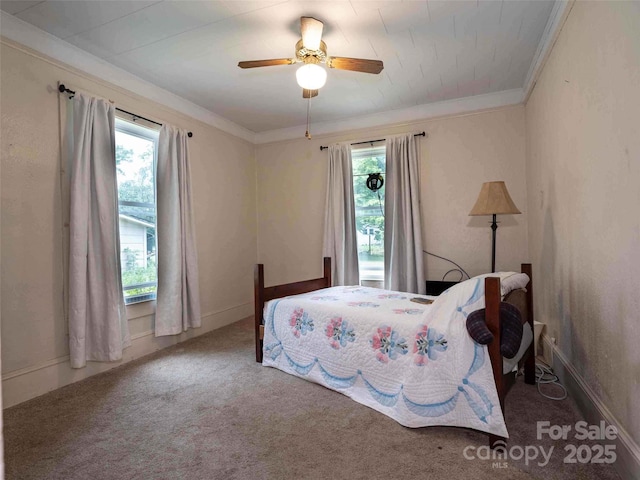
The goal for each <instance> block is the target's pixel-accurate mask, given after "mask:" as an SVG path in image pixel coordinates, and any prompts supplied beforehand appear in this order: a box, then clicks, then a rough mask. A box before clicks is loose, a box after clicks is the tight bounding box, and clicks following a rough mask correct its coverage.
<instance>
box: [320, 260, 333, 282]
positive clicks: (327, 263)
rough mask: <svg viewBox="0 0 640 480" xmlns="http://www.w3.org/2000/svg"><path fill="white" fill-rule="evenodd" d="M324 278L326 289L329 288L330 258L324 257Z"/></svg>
mask: <svg viewBox="0 0 640 480" xmlns="http://www.w3.org/2000/svg"><path fill="white" fill-rule="evenodd" d="M322 260H323V264H324V278H325V280H326V281H327V287H330V286H331V257H324V258H323V259H322Z"/></svg>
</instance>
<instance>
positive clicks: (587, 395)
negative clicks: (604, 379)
mask: <svg viewBox="0 0 640 480" xmlns="http://www.w3.org/2000/svg"><path fill="white" fill-rule="evenodd" d="M542 342H543V344H544V352H545V361H547V358H549V357H548V356H547V352H549V353H550V357H551V362H550V364H551V365H552V366H553V370H554V373H555V374H556V375H558V377H559V378H560V381H561V382H562V383H563V384H564V386H565V387H566V388H567V391H568V392H569V394H570V395H571V398H573V399H574V400H575V401H576V403H577V404H578V407H579V408H580V410H581V412H582V414H583V415H584V417H585V420H586V421H587V422H589V423H590V424H592V425H595V424H598V423H599V422H600V421H601V420H604V421H605V422H606V423H607V424H609V425H613V426H615V427H616V428H617V429H618V438H617V440H616V454H617V459H616V462H615V466H616V470H617V471H618V474H619V475H620V477H621V478H622V479H629V480H632V479H638V478H640V446H638V444H637V443H636V442H635V440H634V439H633V438H632V437H631V435H629V432H627V430H626V429H625V428H624V426H622V425H621V424H620V422H619V421H618V419H617V418H616V417H615V416H614V415H613V413H611V411H610V410H609V408H608V407H607V406H606V405H605V404H604V403H603V401H602V400H601V399H600V397H599V396H598V395H597V394H596V393H595V392H594V391H593V389H592V388H591V387H590V386H589V384H588V383H587V382H586V381H585V380H584V378H582V376H581V375H580V374H579V373H578V371H577V370H576V368H575V367H574V366H573V365H572V364H571V362H570V361H569V360H568V359H567V357H565V356H564V354H563V353H562V352H561V351H560V349H558V347H557V346H556V345H554V344H553V343H552V342H551V338H550V337H548V336H547V335H543V336H542Z"/></svg>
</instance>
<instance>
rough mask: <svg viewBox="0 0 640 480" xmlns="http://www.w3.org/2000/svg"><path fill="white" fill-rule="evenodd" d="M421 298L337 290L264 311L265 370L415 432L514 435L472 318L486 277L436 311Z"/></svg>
mask: <svg viewBox="0 0 640 480" xmlns="http://www.w3.org/2000/svg"><path fill="white" fill-rule="evenodd" d="M416 296H417V295H414V294H410V293H401V292H392V291H388V290H380V289H376V288H367V287H333V288H327V289H323V290H318V291H315V292H312V293H308V294H304V295H296V296H292V297H288V298H283V299H277V300H272V301H270V302H268V303H267V304H266V305H265V312H264V318H265V335H264V349H263V353H264V359H263V365H265V366H270V367H275V368H278V369H280V370H283V371H285V372H287V373H290V374H292V375H296V376H298V377H301V378H305V379H307V380H310V381H313V382H317V383H319V384H321V385H324V386H325V387H327V388H330V389H332V390H336V391H338V392H341V393H343V394H345V395H347V396H349V397H351V398H352V399H353V400H355V401H357V402H359V403H361V404H363V405H367V406H369V407H371V408H373V409H375V410H378V411H379V412H382V413H384V414H385V415H388V416H389V417H391V418H393V419H395V420H396V421H397V422H399V423H400V424H402V425H405V426H407V427H423V426H429V425H448V426H460V427H469V428H474V429H476V430H480V431H484V432H489V433H494V434H496V435H500V436H503V437H507V436H508V433H507V429H506V426H505V422H504V418H503V416H502V411H501V409H500V404H499V401H498V395H497V392H496V387H495V382H494V379H493V372H492V370H491V362H490V360H489V355H488V352H487V348H486V346H480V345H477V344H475V343H474V342H473V340H472V339H471V338H470V337H469V335H468V333H467V330H466V326H465V320H466V317H467V315H468V314H469V313H471V312H473V311H474V310H477V309H479V308H483V307H484V278H473V279H471V280H469V281H466V282H462V283H459V284H458V285H456V286H454V287H452V288H450V289H449V290H447V291H446V292H445V293H443V294H442V295H440V296H439V297H436V300H435V302H434V303H433V304H431V305H421V304H419V303H415V302H411V301H410V298H413V297H416Z"/></svg>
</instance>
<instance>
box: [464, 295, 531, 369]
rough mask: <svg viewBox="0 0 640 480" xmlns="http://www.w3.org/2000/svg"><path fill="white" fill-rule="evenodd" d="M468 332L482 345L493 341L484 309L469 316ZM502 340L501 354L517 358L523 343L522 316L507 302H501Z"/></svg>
mask: <svg viewBox="0 0 640 480" xmlns="http://www.w3.org/2000/svg"><path fill="white" fill-rule="evenodd" d="M467 331H468V332H469V335H470V336H471V338H472V339H473V340H474V341H475V342H476V343H479V344H480V345H488V344H489V343H491V342H492V341H493V334H492V333H491V331H490V330H489V327H487V323H486V322H485V309H484V308H482V309H480V310H476V311H475V312H471V314H469V316H468V317H467ZM500 338H501V342H500V353H502V355H503V356H504V357H506V358H513V357H515V356H516V354H517V353H518V350H519V349H520V343H521V342H522V315H521V314H520V310H518V309H517V308H516V307H514V306H513V305H511V304H510V303H506V302H500Z"/></svg>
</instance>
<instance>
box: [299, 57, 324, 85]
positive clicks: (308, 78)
mask: <svg viewBox="0 0 640 480" xmlns="http://www.w3.org/2000/svg"><path fill="white" fill-rule="evenodd" d="M296 80H297V81H298V85H300V86H301V87H302V88H306V89H307V90H317V89H319V88H321V87H323V86H324V84H325V83H326V81H327V71H326V70H325V69H324V68H322V67H321V66H320V65H316V64H314V63H307V64H306V65H303V66H301V67H300V68H299V69H298V70H297V71H296Z"/></svg>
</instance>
